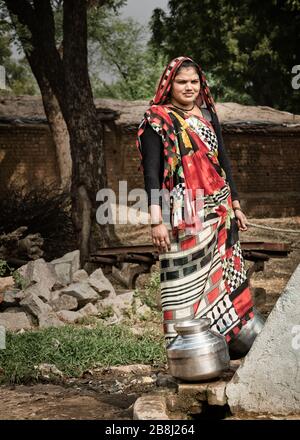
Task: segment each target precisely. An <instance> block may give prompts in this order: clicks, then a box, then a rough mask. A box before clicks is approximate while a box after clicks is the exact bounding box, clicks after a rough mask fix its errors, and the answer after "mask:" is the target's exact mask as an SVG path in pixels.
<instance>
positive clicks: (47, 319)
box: [38, 310, 64, 328]
mask: <svg viewBox="0 0 300 440" xmlns="http://www.w3.org/2000/svg"><path fill="white" fill-rule="evenodd" d="M38 319H39V327H40V328H48V327H62V326H63V325H64V323H63V322H62V321H61V320H60V319H59V317H58V315H57V314H56V313H55V312H54V311H53V310H48V311H46V312H43V313H41V314H40V315H39V318H38Z"/></svg>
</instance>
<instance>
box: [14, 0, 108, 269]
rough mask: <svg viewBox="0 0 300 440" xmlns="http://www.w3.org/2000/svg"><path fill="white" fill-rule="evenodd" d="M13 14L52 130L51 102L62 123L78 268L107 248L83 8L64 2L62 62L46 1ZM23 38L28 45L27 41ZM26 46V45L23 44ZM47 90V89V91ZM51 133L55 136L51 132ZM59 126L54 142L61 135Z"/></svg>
mask: <svg viewBox="0 0 300 440" xmlns="http://www.w3.org/2000/svg"><path fill="white" fill-rule="evenodd" d="M6 4H7V7H8V9H9V11H10V13H11V14H13V15H15V16H17V17H18V21H19V22H20V23H21V24H22V25H25V26H26V27H28V28H29V30H30V33H31V36H30V44H31V46H32V48H31V49H26V44H24V43H28V35H27V36H26V37H25V39H23V41H22V38H21V41H22V43H23V47H24V46H25V51H26V53H27V57H28V60H29V62H30V65H31V68H32V71H33V73H34V75H35V77H36V79H37V81H38V83H39V86H40V89H41V92H42V94H43V100H44V105H45V111H46V113H47V117H48V116H49V117H50V121H49V122H50V123H53V127H54V126H55V123H56V122H57V118H58V120H59V116H57V115H58V114H59V112H58V111H57V110H58V109H57V106H56V102H55V99H52V98H51V96H53V97H55V98H56V99H57V102H58V105H59V108H60V110H61V113H62V115H63V119H64V121H65V123H66V126H67V129H68V133H69V140H70V148H71V158H72V184H71V194H72V216H73V222H74V226H75V230H76V233H77V237H78V245H79V249H80V252H81V263H82V265H83V264H84V263H85V262H86V261H87V260H88V257H89V254H90V252H91V251H94V250H96V249H97V247H98V246H105V245H108V244H109V242H110V240H109V239H110V232H111V231H112V228H111V227H110V226H109V225H104V226H101V229H100V226H99V225H98V224H97V222H96V208H97V207H96V193H97V192H98V190H100V189H102V188H105V187H106V186H107V179H106V167H105V156H104V148H103V135H102V127H101V124H100V121H99V120H98V119H97V112H96V108H95V105H94V101H93V96H92V90H91V85H90V81H89V76H88V63H87V2H86V0H65V1H64V11H63V14H64V17H63V35H64V39H63V57H62V58H61V56H60V54H59V52H58V50H57V48H56V45H55V26H54V18H53V11H52V9H51V4H50V1H49V0H39V1H38V0H34V1H33V6H32V5H31V4H30V3H29V2H27V1H25V0H6ZM26 38H27V40H26ZM27 45H28V44H27ZM48 84H49V87H48ZM54 131H55V130H54ZM63 131H64V127H63V126H61V127H60V128H59V130H57V132H56V136H57V139H59V138H60V135H61V134H62V133H63Z"/></svg>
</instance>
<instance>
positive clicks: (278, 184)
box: [0, 123, 300, 217]
mask: <svg viewBox="0 0 300 440" xmlns="http://www.w3.org/2000/svg"><path fill="white" fill-rule="evenodd" d="M135 138H136V128H134V129H132V128H131V129H128V128H126V127H125V128H124V127H123V128H121V127H120V126H117V127H116V126H114V124H113V123H106V124H105V129H104V145H105V148H106V161H107V174H108V185H109V187H110V188H112V189H113V190H114V191H115V192H116V194H117V195H118V182H119V181H121V180H126V181H127V182H128V191H130V190H132V189H134V188H143V187H144V183H143V175H142V172H141V171H139V170H138V167H139V163H140V159H139V156H138V152H137V149H136V147H135ZM224 141H225V145H226V148H227V151H228V154H229V156H230V159H231V164H232V169H233V175H234V178H235V180H236V184H237V188H238V190H239V194H240V198H241V203H242V205H243V206H244V208H245V210H246V212H247V214H248V215H249V216H252V217H254V216H257V217H265V216H267V217H281V216H291V215H300V132H299V131H298V132H296V131H295V132H291V131H288V130H285V131H274V132H268V131H266V130H261V132H249V131H242V132H233V131H232V130H229V129H226V128H225V129H224ZM0 164H1V172H0V193H1V194H0V195H5V190H6V188H7V186H8V184H9V183H13V184H14V185H16V186H19V187H23V188H25V189H26V190H28V189H34V188H38V187H39V186H42V185H43V184H45V183H46V184H49V183H53V182H55V183H57V184H59V181H60V176H59V168H58V165H57V160H56V154H55V147H54V144H53V141H52V138H51V133H50V130H49V129H48V127H47V126H46V125H40V126H37V125H36V126H31V125H25V126H18V127H16V126H9V125H7V126H4V125H2V126H0ZM117 202H118V200H117Z"/></svg>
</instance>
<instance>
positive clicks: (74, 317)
mask: <svg viewBox="0 0 300 440" xmlns="http://www.w3.org/2000/svg"><path fill="white" fill-rule="evenodd" d="M98 314H99V311H98V309H97V307H95V306H94V305H93V304H91V303H88V304H86V305H85V306H84V307H82V309H80V310H77V311H76V312H73V311H71V310H60V311H59V312H57V316H58V317H59V319H61V320H62V321H64V322H67V323H69V324H74V323H76V322H78V321H80V320H81V319H82V318H84V317H87V316H97V315H98Z"/></svg>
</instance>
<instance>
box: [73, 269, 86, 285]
mask: <svg viewBox="0 0 300 440" xmlns="http://www.w3.org/2000/svg"><path fill="white" fill-rule="evenodd" d="M88 277H89V274H88V273H87V272H86V271H85V270H84V269H79V270H76V272H74V273H73V276H72V282H73V283H79V282H80V281H84V280H87V279H88Z"/></svg>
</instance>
